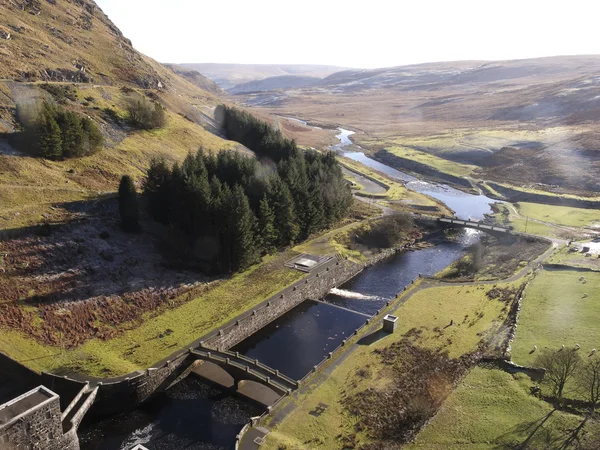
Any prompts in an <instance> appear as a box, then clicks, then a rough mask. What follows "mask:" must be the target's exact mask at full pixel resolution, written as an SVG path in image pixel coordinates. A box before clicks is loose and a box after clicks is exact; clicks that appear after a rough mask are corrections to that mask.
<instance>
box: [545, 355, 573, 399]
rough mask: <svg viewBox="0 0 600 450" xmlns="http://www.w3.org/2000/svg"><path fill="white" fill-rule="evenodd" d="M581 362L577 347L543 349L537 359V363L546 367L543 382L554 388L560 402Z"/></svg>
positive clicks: (553, 392)
mask: <svg viewBox="0 0 600 450" xmlns="http://www.w3.org/2000/svg"><path fill="white" fill-rule="evenodd" d="M580 364H581V356H579V353H578V352H577V350H575V349H570V350H562V351H558V352H555V351H550V350H546V351H543V352H542V353H541V354H540V355H539V356H538V357H537V359H536V365H537V366H538V367H543V368H544V369H546V374H545V375H544V380H543V383H544V384H547V385H548V386H549V387H550V389H552V395H553V397H554V398H556V400H557V401H558V402H559V403H560V401H561V400H562V397H563V391H564V389H565V385H566V384H567V381H569V379H570V378H571V377H572V376H573V375H574V374H575V371H576V370H577V368H578V367H579V366H580Z"/></svg>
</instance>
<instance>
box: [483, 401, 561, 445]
mask: <svg viewBox="0 0 600 450" xmlns="http://www.w3.org/2000/svg"><path fill="white" fill-rule="evenodd" d="M555 412H556V409H553V410H552V411H550V412H549V413H548V414H546V415H545V416H544V417H542V418H540V419H538V420H535V421H532V422H525V423H522V424H519V425H517V426H515V427H513V428H512V429H510V430H509V431H508V432H506V433H504V434H502V435H500V436H498V437H497V438H496V439H494V440H495V441H502V440H505V439H504V438H510V437H512V436H514V435H515V434H516V435H523V434H527V437H526V438H525V440H524V441H523V442H522V443H521V444H518V445H514V444H498V445H497V446H496V447H494V449H495V450H525V449H527V448H528V445H529V443H530V442H531V440H532V439H533V437H534V436H535V435H536V434H537V433H538V431H539V430H540V429H541V428H542V427H543V426H544V424H545V423H546V422H547V421H548V419H550V417H552V415H553V414H554V413H555Z"/></svg>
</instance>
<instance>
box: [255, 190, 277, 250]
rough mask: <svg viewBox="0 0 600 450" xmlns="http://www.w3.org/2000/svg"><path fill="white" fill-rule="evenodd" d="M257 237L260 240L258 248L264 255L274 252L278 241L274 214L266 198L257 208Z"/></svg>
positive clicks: (265, 197)
mask: <svg viewBox="0 0 600 450" xmlns="http://www.w3.org/2000/svg"><path fill="white" fill-rule="evenodd" d="M257 237H258V239H260V246H261V247H262V249H263V251H264V252H265V253H266V254H270V253H272V252H273V251H274V250H275V243H276V242H277V240H278V235H277V230H276V229H275V213H274V211H273V209H272V208H271V206H270V205H269V201H268V200H267V196H266V194H265V196H264V197H263V199H262V200H261V201H260V206H259V208H258V230H257Z"/></svg>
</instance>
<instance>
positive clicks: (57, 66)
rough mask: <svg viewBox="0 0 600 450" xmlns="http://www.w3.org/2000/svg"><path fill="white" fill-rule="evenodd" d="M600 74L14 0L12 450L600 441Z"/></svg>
mask: <svg viewBox="0 0 600 450" xmlns="http://www.w3.org/2000/svg"><path fill="white" fill-rule="evenodd" d="M164 7H165V8H166V6H164ZM147 12H148V11H146V12H145V13H147ZM145 13H144V14H145ZM142 15H143V13H142V12H140V17H141V16H142ZM124 29H125V28H124ZM162 39H163V41H168V40H172V41H173V42H174V43H176V44H177V45H183V43H180V42H176V39H177V38H176V37H174V36H166V35H165V36H163V37H162ZM188 44H189V43H188ZM204 44H205V43H204V42H203V45H204ZM210 44H211V45H213V46H214V45H216V44H215V43H213V42H212V41H211V43H210ZM200 47H201V46H200ZM599 74H600V57H599V56H596V55H580V56H556V57H545V58H537V59H524V60H498V61H478V60H467V61H456V62H439V63H427V64H416V65H405V66H398V67H388V68H379V69H355V68H348V67H342V66H340V65H325V64H221V63H175V62H174V61H173V62H171V63H167V62H166V61H165V64H163V63H161V62H158V61H156V60H154V59H152V58H150V57H149V56H146V55H144V54H142V53H141V52H139V51H138V50H136V48H135V47H134V46H133V44H132V41H131V40H129V39H128V38H127V37H126V36H125V35H124V34H123V33H122V32H121V31H120V29H119V28H117V25H116V24H115V23H113V22H112V20H111V19H109V18H108V16H107V15H106V14H105V13H104V12H103V11H102V9H101V8H100V7H99V6H98V5H97V4H96V2H94V1H92V0H53V1H47V2H46V1H42V0H0V382H1V383H0V384H1V385H0V399H1V400H2V402H4V403H3V404H2V405H0V449H2V450H4V449H5V448H7V449H8V450H12V449H13V448H21V446H23V448H25V446H27V448H29V447H31V448H39V449H42V450H43V449H47V450H77V449H79V448H81V449H83V450H113V449H119V450H132V449H135V450H139V449H140V448H141V449H143V450H175V449H180V448H190V449H192V448H210V449H216V448H219V449H229V448H235V449H236V450H237V449H244V450H246V449H253V450H256V449H259V448H261V449H272V450H283V449H286V450H296V449H298V450H300V449H306V450H313V449H331V450H337V449H347V448H355V449H360V450H384V449H385V450H388V449H390V450H394V449H399V448H407V449H427V450H429V449H432V450H433V449H457V450H458V449H462V448H468V449H482V450H483V449H509V448H520V449H556V450H558V449H561V450H567V449H574V450H593V449H597V448H598V446H599V444H598V443H599V442H600V421H599V419H598V414H597V406H598V404H599V402H598V400H599V399H598V398H597V396H595V393H597V392H598V382H597V380H598V379H600V377H597V376H594V377H591V378H590V373H591V374H592V375H594V374H596V375H597V372H598V371H597V368H598V367H600V365H598V364H596V362H597V361H598V358H600V356H598V355H597V348H598V345H600V342H599V338H600V334H599V330H598V326H597V323H598V318H599V315H600V309H599V307H598V299H599V298H600V293H599V290H598V287H599V285H600V279H599V278H598V276H597V275H598V269H599V268H600V243H598V240H599V239H600V182H599V181H598V180H599V179H600V178H599V176H600V158H598V151H600V139H599V137H600V128H598V123H600V122H599V121H600V103H599V102H600V100H599V99H600V76H599ZM566 360H568V361H569V363H572V367H573V370H572V371H571V372H569V373H568V374H567V376H566V377H565V379H564V380H562V384H561V385H560V386H559V385H558V384H557V382H556V378H557V376H556V373H557V372H560V369H561V368H564V367H563V366H561V364H562V365H564V364H565V361H566ZM553 365H554V366H553ZM557 367H558V369H557ZM590 380H592V381H590ZM36 386H37V387H36ZM40 386H43V388H42V387H40ZM39 430H43V432H38V431H39ZM46 430H51V431H50V432H48V431H46ZM13 444H14V445H13ZM139 446H141V447H139Z"/></svg>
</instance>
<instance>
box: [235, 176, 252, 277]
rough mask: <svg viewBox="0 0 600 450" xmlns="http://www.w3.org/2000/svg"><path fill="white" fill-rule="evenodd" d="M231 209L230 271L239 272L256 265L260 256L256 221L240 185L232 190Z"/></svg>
mask: <svg viewBox="0 0 600 450" xmlns="http://www.w3.org/2000/svg"><path fill="white" fill-rule="evenodd" d="M230 208H231V209H230V223H229V232H230V233H231V247H230V249H231V253H230V255H231V258H230V264H231V265H230V269H231V270H233V271H234V272H237V271H239V270H243V269H246V268H247V267H249V266H250V265H251V264H253V263H255V262H256V258H257V255H258V252H257V247H256V238H255V235H254V230H255V222H256V219H255V217H254V214H253V213H252V210H251V209H250V203H249V201H248V197H246V194H245V193H244V189H243V188H242V187H241V186H240V185H236V186H235V187H234V188H233V190H232V194H231V200H230Z"/></svg>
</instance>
